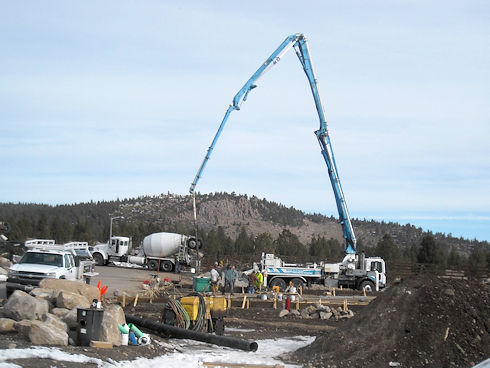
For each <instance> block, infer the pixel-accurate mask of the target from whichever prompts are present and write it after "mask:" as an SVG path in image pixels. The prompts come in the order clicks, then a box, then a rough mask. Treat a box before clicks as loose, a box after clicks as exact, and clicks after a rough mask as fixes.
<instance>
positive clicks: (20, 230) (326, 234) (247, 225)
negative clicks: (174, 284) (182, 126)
mask: <svg viewBox="0 0 490 368" xmlns="http://www.w3.org/2000/svg"><path fill="white" fill-rule="evenodd" d="M197 213H198V216H197V224H198V227H199V233H200V236H202V237H203V238H205V239H206V240H209V239H207V238H209V237H210V236H211V235H216V232H217V230H218V229H219V230H220V231H221V237H222V239H221V240H220V241H221V243H225V244H231V245H230V247H232V246H233V243H234V242H237V241H238V240H237V239H239V238H240V237H242V238H243V239H244V242H250V241H253V240H254V239H256V238H257V237H259V236H261V235H263V234H269V235H270V238H271V239H272V240H277V239H278V238H279V237H280V236H281V235H284V234H286V235H287V236H289V238H292V239H293V240H294V241H299V243H301V244H302V245H305V246H306V248H311V244H312V243H313V242H314V241H315V239H316V240H318V239H320V238H323V239H326V240H332V241H335V244H338V245H339V247H340V244H343V239H342V229H341V226H340V224H339V223H338V220H337V219H336V217H333V216H330V217H326V216H323V215H321V214H308V213H304V212H303V211H300V210H297V209H295V208H293V207H286V206H284V205H282V204H280V203H275V202H270V201H267V200H266V199H259V198H257V197H255V196H252V197H248V196H247V195H236V194H235V193H231V194H228V193H213V194H198V195H197ZM116 215H117V216H119V215H122V216H124V220H123V221H114V233H115V234H116V233H117V234H121V235H127V236H132V237H133V242H134V243H135V244H138V243H139V242H140V241H141V240H142V238H143V237H144V236H145V235H148V234H150V233H152V232H158V231H171V232H179V233H193V229H194V223H193V209H192V198H191V197H190V196H188V195H187V196H181V195H174V194H170V193H169V194H166V195H164V194H162V195H159V196H141V197H138V198H133V199H124V200H119V199H117V200H115V201H103V202H89V203H79V204H71V205H57V206H49V205H43V204H28V203H27V204H26V203H18V204H13V203H1V204H0V221H7V222H9V223H10V224H11V227H12V231H11V233H10V234H9V238H10V239H11V240H17V241H24V240H26V239H28V238H35V237H39V238H54V239H56V240H57V241H58V242H64V241H70V240H80V241H89V242H91V243H93V242H97V241H104V240H105V239H107V238H108V237H109V218H110V216H116ZM352 223H353V226H354V230H355V233H356V236H357V239H358V243H359V247H360V248H362V249H369V248H373V247H375V246H376V245H378V244H379V242H380V241H381V240H382V239H383V238H384V237H385V236H389V238H390V239H392V240H393V242H394V243H395V244H396V246H398V248H399V249H400V251H401V252H402V253H403V252H404V253H407V252H409V250H410V247H415V246H418V245H420V242H421V241H422V239H423V238H424V236H427V235H428V234H429V235H431V236H433V238H434V239H435V241H436V242H437V243H438V244H439V245H441V246H442V247H443V249H445V252H446V254H447V253H449V251H453V252H455V253H457V254H458V255H463V256H468V255H469V254H470V252H471V251H472V250H473V249H474V248H475V246H476V247H482V248H485V249H488V247H489V244H488V242H479V241H475V240H473V241H470V240H467V239H463V238H454V237H451V236H446V235H445V234H441V233H435V234H432V233H430V232H424V231H423V230H422V229H421V228H418V227H415V226H413V225H410V224H406V225H400V224H397V223H392V222H378V221H374V220H370V221H368V220H361V219H353V221H352ZM225 237H226V238H225ZM243 239H242V240H243ZM222 246H223V245H222ZM254 249H255V248H254ZM223 250H224V251H225V252H227V250H226V249H223ZM242 250H243V247H242ZM242 253H243V252H242ZM301 254H302V253H301V252H300V253H298V255H301ZM310 254H312V253H311V252H310ZM313 255H314V254H313Z"/></svg>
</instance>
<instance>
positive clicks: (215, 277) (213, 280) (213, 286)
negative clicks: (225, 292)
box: [210, 265, 221, 295]
mask: <svg viewBox="0 0 490 368" xmlns="http://www.w3.org/2000/svg"><path fill="white" fill-rule="evenodd" d="M220 279H221V277H220V275H219V273H218V271H217V270H216V265H214V266H213V267H211V280H210V282H211V292H212V293H213V295H216V290H217V289H218V282H219V280H220Z"/></svg>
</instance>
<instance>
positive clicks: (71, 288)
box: [39, 279, 99, 303]
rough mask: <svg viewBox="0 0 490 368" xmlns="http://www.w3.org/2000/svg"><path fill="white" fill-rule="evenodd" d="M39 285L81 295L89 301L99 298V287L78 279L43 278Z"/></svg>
mask: <svg viewBox="0 0 490 368" xmlns="http://www.w3.org/2000/svg"><path fill="white" fill-rule="evenodd" d="M39 287H41V288H45V289H53V290H58V291H61V290H62V291H68V292H70V293H74V294H78V295H83V296H84V297H85V298H87V300H88V301H89V302H90V303H91V302H92V300H94V299H98V298H99V289H97V287H96V286H93V285H88V284H85V283H83V282H80V281H72V280H60V279H44V280H41V283H40V284H39Z"/></svg>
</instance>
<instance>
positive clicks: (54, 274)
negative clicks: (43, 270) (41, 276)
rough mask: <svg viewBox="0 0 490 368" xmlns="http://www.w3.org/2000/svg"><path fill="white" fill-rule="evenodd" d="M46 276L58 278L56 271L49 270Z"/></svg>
mask: <svg viewBox="0 0 490 368" xmlns="http://www.w3.org/2000/svg"><path fill="white" fill-rule="evenodd" d="M46 277H49V278H51V279H54V278H56V272H48V273H47V274H46Z"/></svg>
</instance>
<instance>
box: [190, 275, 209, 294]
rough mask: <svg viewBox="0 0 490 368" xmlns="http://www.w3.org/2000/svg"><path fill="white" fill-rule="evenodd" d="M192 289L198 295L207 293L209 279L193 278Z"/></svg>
mask: <svg viewBox="0 0 490 368" xmlns="http://www.w3.org/2000/svg"><path fill="white" fill-rule="evenodd" d="M192 289H193V290H194V291H197V292H200V293H202V292H206V291H209V277H194V279H193V280H192Z"/></svg>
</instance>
